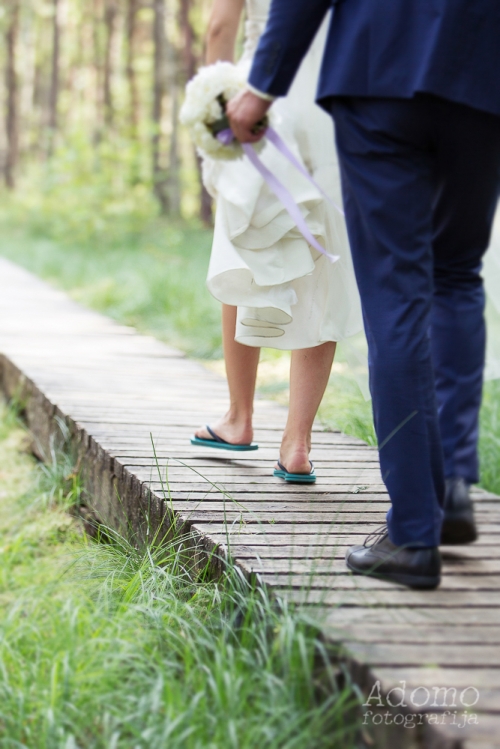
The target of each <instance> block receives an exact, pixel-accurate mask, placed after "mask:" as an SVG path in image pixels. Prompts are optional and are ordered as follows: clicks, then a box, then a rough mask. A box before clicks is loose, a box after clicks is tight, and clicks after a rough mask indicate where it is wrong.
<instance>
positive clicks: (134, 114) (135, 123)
mask: <svg viewBox="0 0 500 749" xmlns="http://www.w3.org/2000/svg"><path fill="white" fill-rule="evenodd" d="M138 5H139V3H138V0H128V6H127V62H126V75H127V82H128V91H129V105H130V134H131V136H132V138H134V140H136V139H137V137H138V130H139V92H138V90H137V77H136V74H135V67H134V62H135V43H136V35H137V11H138Z"/></svg>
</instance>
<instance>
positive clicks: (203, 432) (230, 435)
mask: <svg viewBox="0 0 500 749" xmlns="http://www.w3.org/2000/svg"><path fill="white" fill-rule="evenodd" d="M210 428H211V429H212V430H213V431H214V432H215V434H216V435H217V436H218V437H220V438H221V439H223V440H225V441H226V442H230V443H231V444H232V445H249V444H250V443H251V442H252V440H253V428H252V422H251V421H248V419H244V420H242V419H234V418H232V417H231V416H230V414H226V415H225V416H223V417H222V419H219V421H216V422H215V423H213V424H210ZM194 434H195V437H198V439H202V440H211V439H213V437H212V435H211V434H210V432H208V431H207V428H206V427H205V426H203V427H200V428H199V429H197V430H196V432H195V433H194Z"/></svg>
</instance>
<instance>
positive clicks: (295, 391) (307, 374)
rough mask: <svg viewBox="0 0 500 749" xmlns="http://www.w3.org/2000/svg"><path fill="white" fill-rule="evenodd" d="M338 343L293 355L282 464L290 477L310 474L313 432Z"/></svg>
mask: <svg viewBox="0 0 500 749" xmlns="http://www.w3.org/2000/svg"><path fill="white" fill-rule="evenodd" d="M336 346H337V344H336V343H323V344H321V346H315V347H314V348H309V349H301V350H299V351H293V352H292V362H291V366H290V407H289V410H288V419H287V423H286V427H285V431H284V433H283V440H282V442H281V450H280V462H281V463H282V465H284V466H285V468H286V469H287V470H288V471H290V473H309V471H310V469H311V466H310V464H309V452H310V450H311V430H312V425H313V421H314V418H315V416H316V413H317V411H318V408H319V405H320V403H321V399H322V398H323V395H324V393H325V389H326V386H327V384H328V378H329V377H330V372H331V369H332V364H333V358H334V356H335V349H336Z"/></svg>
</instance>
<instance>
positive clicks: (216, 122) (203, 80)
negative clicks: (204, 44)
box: [180, 62, 268, 160]
mask: <svg viewBox="0 0 500 749" xmlns="http://www.w3.org/2000/svg"><path fill="white" fill-rule="evenodd" d="M245 85H246V76H245V74H244V72H243V71H242V70H241V69H240V68H238V67H236V65H233V64H232V63H230V62H216V63H215V64H214V65H208V66H207V67H204V68H200V70H199V71H198V73H197V75H195V77H194V78H193V79H192V80H191V81H189V83H188V84H187V87H186V99H185V101H184V104H183V105H182V108H181V111H180V121H181V123H182V124H183V125H185V126H186V127H187V128H188V129H189V132H190V134H191V137H192V139H193V141H194V144H195V146H196V148H197V149H198V152H199V153H200V156H203V157H208V158H211V159H226V160H229V159H238V158H240V157H241V156H242V155H243V148H242V146H241V144H240V143H239V142H238V141H237V140H235V139H231V138H227V137H226V138H224V137H222V136H221V137H220V139H219V138H218V137H217V136H219V135H220V134H221V133H224V132H225V131H228V130H229V129H230V126H229V120H228V119H227V116H226V106H227V103H228V101H229V100H230V99H232V98H233V97H234V96H236V94H238V93H239V92H240V91H241V90H242V89H244V88H245ZM267 125H268V118H267V117H266V118H265V119H264V120H263V121H262V122H260V123H259V125H258V127H259V128H266V127H267ZM255 146H256V147H257V150H260V149H262V148H263V146H264V142H263V140H261V141H259V143H256V144H254V147H255Z"/></svg>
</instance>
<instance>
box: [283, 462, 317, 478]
mask: <svg viewBox="0 0 500 749" xmlns="http://www.w3.org/2000/svg"><path fill="white" fill-rule="evenodd" d="M276 462H277V463H278V466H279V469H280V470H281V471H284V472H285V473H290V471H288V470H287V469H286V468H285V466H284V465H283V463H280V462H279V460H277V461H276ZM309 463H310V464H311V470H310V471H309V473H304V476H310V475H311V473H312V472H313V471H314V463H313V462H312V460H310V461H309ZM297 475H298V474H297Z"/></svg>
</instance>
